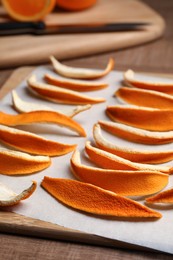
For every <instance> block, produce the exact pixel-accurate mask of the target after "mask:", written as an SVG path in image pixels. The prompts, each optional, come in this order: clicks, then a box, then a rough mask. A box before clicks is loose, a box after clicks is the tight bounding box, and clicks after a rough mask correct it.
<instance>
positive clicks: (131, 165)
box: [85, 141, 173, 174]
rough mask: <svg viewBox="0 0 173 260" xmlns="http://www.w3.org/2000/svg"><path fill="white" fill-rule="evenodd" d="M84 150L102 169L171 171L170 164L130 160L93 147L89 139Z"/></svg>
mask: <svg viewBox="0 0 173 260" xmlns="http://www.w3.org/2000/svg"><path fill="white" fill-rule="evenodd" d="M85 151H86V153H87V155H88V156H89V158H90V159H91V161H92V162H94V163H95V164H96V165H98V166H99V167H102V168H104V169H112V170H138V171H145V170H149V171H159V172H162V173H166V174H172V173H173V167H172V166H162V165H151V164H144V163H135V162H131V161H129V160H127V159H124V158H122V157H119V156H117V155H115V154H112V153H109V152H106V151H104V150H101V149H99V148H96V147H93V146H92V145H91V144H90V142H89V141H87V142H86V144H85Z"/></svg>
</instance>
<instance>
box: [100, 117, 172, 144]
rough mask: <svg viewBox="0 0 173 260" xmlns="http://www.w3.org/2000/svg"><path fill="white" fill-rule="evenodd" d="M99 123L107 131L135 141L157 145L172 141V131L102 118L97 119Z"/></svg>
mask: <svg viewBox="0 0 173 260" xmlns="http://www.w3.org/2000/svg"><path fill="white" fill-rule="evenodd" d="M99 124H100V126H101V127H102V128H103V129H104V130H106V131H107V132H110V133H111V134H113V135H116V136H119V137H121V138H123V139H126V140H129V141H132V142H136V143H143V144H154V145H158V144H166V143H172V142H173V131H168V132H152V131H147V130H143V129H139V128H136V127H132V126H128V125H124V124H120V123H116V122H109V121H102V120H100V121H99Z"/></svg>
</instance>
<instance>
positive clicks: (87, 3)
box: [56, 0, 96, 11]
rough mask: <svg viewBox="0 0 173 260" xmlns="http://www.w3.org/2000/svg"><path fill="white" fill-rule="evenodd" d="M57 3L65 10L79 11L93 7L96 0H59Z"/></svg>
mask: <svg viewBox="0 0 173 260" xmlns="http://www.w3.org/2000/svg"><path fill="white" fill-rule="evenodd" d="M56 2H57V5H58V6H59V7H61V8H63V9H65V10H69V11H79V10H82V9H86V8H88V7H91V6H92V5H94V4H95V3H96V0H82V1H79V0H57V1H56Z"/></svg>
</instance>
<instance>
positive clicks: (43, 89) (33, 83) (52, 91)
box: [27, 75, 105, 105]
mask: <svg viewBox="0 0 173 260" xmlns="http://www.w3.org/2000/svg"><path fill="white" fill-rule="evenodd" d="M27 82H28V86H29V88H30V89H32V90H33V91H35V92H36V93H37V94H39V95H40V96H41V97H42V98H45V99H47V100H50V101H52V102H55V103H63V104H72V105H85V104H90V105H91V104H97V103H102V102H105V99H104V98H94V97H89V96H87V95H84V94H81V93H79V92H77V91H73V90H69V89H64V88H60V87H56V86H53V85H50V84H46V83H42V82H38V81H37V79H36V77H35V75H32V76H31V77H30V78H29V79H28V80H27Z"/></svg>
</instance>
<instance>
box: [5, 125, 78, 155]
mask: <svg viewBox="0 0 173 260" xmlns="http://www.w3.org/2000/svg"><path fill="white" fill-rule="evenodd" d="M0 140H1V141H2V142H4V143H5V144H8V145H9V146H12V147H15V148H16V149H18V150H20V151H23V152H27V153H31V154H37V155H48V156H59V155H63V154H67V153H69V152H71V151H73V150H74V149H75V148H76V144H63V143H58V142H55V141H51V140H48V139H46V138H43V137H41V136H38V135H36V134H32V133H30V132H26V131H22V130H18V129H15V128H11V127H8V126H3V125H0Z"/></svg>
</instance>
